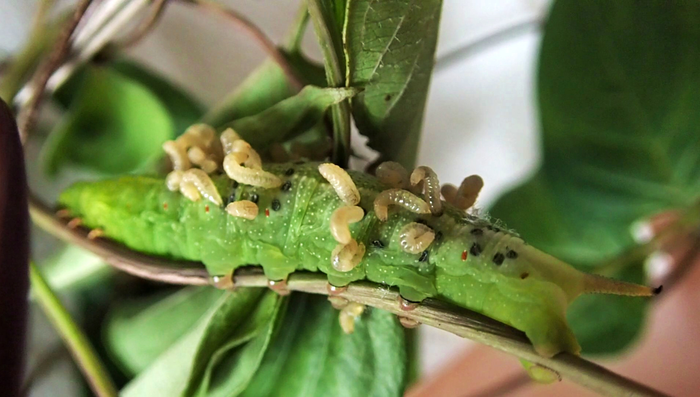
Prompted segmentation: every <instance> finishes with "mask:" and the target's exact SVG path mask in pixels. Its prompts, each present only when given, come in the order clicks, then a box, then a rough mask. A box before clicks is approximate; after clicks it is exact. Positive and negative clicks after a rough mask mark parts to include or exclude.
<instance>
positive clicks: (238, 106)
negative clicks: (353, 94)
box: [203, 52, 325, 128]
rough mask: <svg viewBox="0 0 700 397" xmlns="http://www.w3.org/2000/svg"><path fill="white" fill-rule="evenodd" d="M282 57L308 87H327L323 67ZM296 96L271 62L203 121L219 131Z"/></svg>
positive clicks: (298, 57) (298, 56) (295, 56)
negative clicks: (227, 125)
mask: <svg viewBox="0 0 700 397" xmlns="http://www.w3.org/2000/svg"><path fill="white" fill-rule="evenodd" d="M283 54H284V55H285V56H286V57H287V59H288V60H289V62H290V63H291V64H292V66H294V68H295V70H296V71H297V72H298V74H299V75H300V76H301V78H302V80H303V82H304V83H305V84H311V85H316V86H325V77H324V71H323V68H321V67H319V66H318V65H316V64H314V63H312V62H310V61H308V60H307V59H306V58H304V57H303V56H302V55H301V54H297V53H292V54H288V53H284V52H283ZM296 93H297V91H296V90H295V89H294V87H292V86H291V85H290V84H289V81H288V80H287V76H286V75H285V74H284V72H283V71H282V69H280V67H279V66H278V65H277V63H275V62H274V61H272V60H270V59H268V60H266V61H265V62H263V63H262V64H261V65H260V66H259V67H258V68H257V69H255V70H254V71H253V73H251V74H250V75H249V76H248V77H247V78H246V79H245V81H243V83H241V85H239V86H238V87H237V88H236V90H235V91H233V93H231V94H230V95H229V96H228V97H227V98H225V99H224V100H223V101H222V102H221V103H220V104H219V105H217V106H215V107H214V108H213V109H212V110H211V111H209V112H208V113H207V114H206V115H205V116H204V118H203V121H204V122H205V123H207V124H210V125H212V126H214V127H216V128H219V127H222V126H223V125H225V124H228V123H230V122H232V121H233V120H237V119H240V118H243V117H248V116H252V115H255V114H258V113H261V112H263V111H265V110H267V109H269V108H270V107H272V106H273V105H275V104H277V103H279V102H280V101H282V100H284V99H287V98H289V97H292V96H294V95H295V94H296Z"/></svg>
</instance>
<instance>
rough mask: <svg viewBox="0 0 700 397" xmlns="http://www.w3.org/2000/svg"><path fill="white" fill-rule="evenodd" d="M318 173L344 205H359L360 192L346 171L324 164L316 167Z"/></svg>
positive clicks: (330, 164)
mask: <svg viewBox="0 0 700 397" xmlns="http://www.w3.org/2000/svg"><path fill="white" fill-rule="evenodd" d="M318 172H320V173H321V175H322V176H323V177H324V178H326V180H327V181H328V183H330V184H331V186H332V187H333V189H334V190H335V192H336V193H337V194H338V196H339V197H340V199H341V200H343V202H344V203H345V204H347V205H357V204H359V203H360V192H359V190H357V186H355V182H354V181H353V180H352V178H351V177H350V175H349V174H348V172H347V171H345V170H344V169H342V168H340V167H338V166H337V165H335V164H332V163H324V164H321V165H319V166H318Z"/></svg>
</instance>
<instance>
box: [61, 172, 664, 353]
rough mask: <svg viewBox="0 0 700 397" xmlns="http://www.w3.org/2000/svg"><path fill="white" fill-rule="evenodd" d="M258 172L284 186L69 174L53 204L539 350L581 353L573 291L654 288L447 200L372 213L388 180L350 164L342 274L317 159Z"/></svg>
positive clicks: (153, 250)
mask: <svg viewBox="0 0 700 397" xmlns="http://www.w3.org/2000/svg"><path fill="white" fill-rule="evenodd" d="M264 170H265V171H267V172H269V173H270V174H272V175H274V176H276V177H278V178H280V181H281V182H282V184H281V185H280V186H278V187H272V188H262V187H255V186H251V185H246V184H242V183H237V182H235V181H232V180H231V179H230V178H229V177H227V175H225V174H219V175H216V174H215V175H213V176H212V179H211V180H212V182H213V184H214V186H215V187H216V191H217V192H218V193H219V195H220V196H221V197H222V198H223V199H222V201H223V202H222V205H217V204H215V202H216V200H215V199H214V198H212V197H209V200H199V201H191V200H189V199H187V198H185V197H184V196H183V195H182V194H180V193H179V192H173V191H170V190H169V189H168V188H167V187H166V183H165V180H164V179H162V178H155V177H145V176H127V177H122V178H119V179H114V180H106V181H101V182H92V183H78V184H76V185H74V186H72V187H70V188H69V189H67V190H66V191H65V192H63V194H62V195H61V196H60V199H59V202H60V204H61V205H62V206H63V207H65V208H66V209H68V210H69V211H70V212H71V214H72V215H73V216H76V217H80V218H81V219H82V221H83V224H84V225H86V226H87V227H90V228H99V229H101V230H102V231H103V233H104V235H105V236H106V237H108V238H111V239H114V240H116V241H119V242H121V243H123V244H125V245H126V246H128V247H130V248H131V249H134V250H137V251H141V252H144V253H149V254H154V255H162V256H167V257H171V258H177V259H187V260H195V261H201V262H203V263H204V264H205V265H206V267H207V270H208V271H209V273H210V274H212V275H225V274H230V273H231V272H232V271H233V270H234V269H236V268H238V267H240V266H246V265H251V264H256V265H261V266H262V268H263V270H264V272H265V275H266V276H267V277H268V278H269V279H270V280H284V279H286V277H287V276H288V275H289V274H290V273H293V272H295V271H301V270H305V271H312V272H322V273H324V274H326V275H327V277H328V281H329V283H331V284H332V285H334V286H345V285H347V284H348V283H351V282H353V281H356V280H370V281H372V282H375V283H379V284H383V285H388V286H395V287H398V289H399V291H400V293H401V295H402V297H403V298H405V299H407V300H409V301H414V302H420V301H421V300H423V299H425V298H427V297H432V298H438V299H442V300H444V301H448V302H451V303H453V304H456V305H458V306H461V307H464V308H467V309H470V310H473V311H476V312H479V313H482V314H484V315H486V316H488V317H491V318H493V319H496V320H498V321H501V322H503V323H506V324H509V325H511V326H513V327H514V328H516V329H519V330H521V331H523V332H525V334H526V335H527V337H528V338H529V339H530V341H531V342H532V343H533V345H534V347H535V349H536V351H537V352H538V353H539V354H541V355H543V356H553V355H554V354H557V353H558V352H561V351H565V352H570V353H574V354H578V353H579V352H580V347H579V344H578V343H577V341H576V339H575V337H574V335H573V333H572V331H571V329H570V328H569V326H568V325H567V322H566V318H565V311H566V308H567V306H568V304H569V303H570V302H571V301H573V300H574V299H575V298H576V297H577V296H579V295H580V294H583V293H611V294H621V295H638V296H649V295H651V294H652V293H653V292H657V291H655V290H652V289H650V288H647V287H644V286H639V285H635V284H628V283H624V282H619V281H615V280H610V279H607V278H603V277H599V276H593V275H589V274H585V273H582V272H580V271H578V270H575V269H574V268H572V267H570V266H569V265H567V264H565V263H563V262H561V261H559V260H557V259H556V258H554V257H552V256H550V255H547V254H545V253H543V252H541V251H539V250H537V249H536V248H534V247H531V246H529V245H526V244H525V243H524V242H523V241H522V240H521V239H519V238H518V237H517V236H516V235H514V234H513V233H511V232H508V231H505V230H500V229H499V228H497V227H496V226H494V225H493V224H491V223H489V222H488V221H486V220H483V219H479V218H477V217H475V216H471V215H468V214H467V213H465V212H464V211H462V210H460V209H458V208H456V207H454V206H452V205H450V204H448V203H445V202H442V209H441V210H440V213H439V214H435V215H434V214H430V213H427V214H425V213H416V212H414V210H415V209H411V208H410V203H408V204H407V203H405V202H404V203H403V204H404V205H405V206H406V207H407V208H408V209H407V208H403V207H401V206H392V207H390V208H389V212H388V219H387V220H386V221H380V219H379V218H378V216H377V213H376V210H377V207H376V206H375V201H376V199H377V197H378V196H379V195H380V194H382V192H386V191H387V189H388V188H389V187H390V186H387V185H385V184H384V183H382V182H380V181H379V180H378V179H376V178H375V177H372V176H370V175H367V174H364V173H359V172H353V171H348V173H349V175H350V177H351V178H352V181H353V182H354V184H355V185H356V186H357V191H358V192H359V204H357V205H358V206H359V207H361V208H362V210H363V212H364V215H363V216H362V217H361V220H359V221H358V222H356V223H352V224H350V227H349V230H350V233H351V236H352V239H353V240H354V241H356V242H357V243H358V244H361V245H364V247H365V252H364V255H363V256H362V255H361V261H360V262H359V264H358V265H357V266H355V267H354V268H351V269H349V270H348V269H343V270H347V271H340V270H337V267H334V265H333V263H332V261H331V259H330V258H331V257H332V256H333V255H334V250H336V248H337V247H338V241H337V240H336V238H334V236H333V235H332V234H331V232H330V227H331V218H332V216H333V214H334V213H335V211H336V210H337V209H338V208H341V207H344V206H346V203H345V202H344V201H343V200H342V199H341V198H340V197H339V194H338V192H336V190H335V189H334V187H333V186H331V184H330V183H329V182H328V180H326V179H325V178H324V177H323V176H322V175H321V174H320V173H319V163H308V162H297V163H287V164H275V165H269V166H266V167H264ZM207 179H208V178H207ZM396 191H398V189H396ZM205 198H206V196H205ZM438 198H439V197H438ZM242 200H247V201H245V203H248V202H252V203H255V204H257V207H258V208H260V213H258V214H257V216H254V218H253V219H246V218H243V217H237V216H231V215H230V214H229V213H227V211H226V209H225V206H226V205H227V204H229V203H232V202H234V203H235V202H242ZM256 210H257V208H256ZM419 212H420V211H419ZM361 215H362V214H361ZM407 225H421V227H424V229H425V230H428V229H427V228H429V230H432V232H433V233H434V234H433V236H434V238H433V239H432V241H431V242H429V243H428V244H429V245H427V247H421V244H418V243H416V244H415V245H414V246H411V247H408V248H409V250H408V251H407V247H406V232H405V231H406V228H407ZM411 227H413V226H411ZM411 230H413V229H411ZM416 247H418V248H419V249H422V248H425V249H422V250H420V251H416V249H415V248H416ZM409 251H410V252H409ZM335 253H337V251H336V252H335Z"/></svg>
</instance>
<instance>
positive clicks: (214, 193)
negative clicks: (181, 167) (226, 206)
mask: <svg viewBox="0 0 700 397" xmlns="http://www.w3.org/2000/svg"><path fill="white" fill-rule="evenodd" d="M186 183H188V184H189V183H191V184H192V185H194V186H195V187H196V188H197V190H198V191H199V193H200V194H201V195H202V196H204V198H206V199H207V200H209V201H211V202H212V203H214V204H216V205H221V204H223V200H221V195H220V194H219V191H218V190H217V189H216V186H215V185H214V182H212V180H211V178H209V175H207V173H206V172H204V171H202V170H200V169H197V168H191V169H189V170H187V171H185V173H184V174H183V175H182V182H180V187H181V188H182V186H183V185H184V184H186Z"/></svg>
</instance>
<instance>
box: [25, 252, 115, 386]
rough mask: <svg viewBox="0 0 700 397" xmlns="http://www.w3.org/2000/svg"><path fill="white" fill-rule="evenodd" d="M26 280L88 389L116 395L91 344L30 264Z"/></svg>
mask: <svg viewBox="0 0 700 397" xmlns="http://www.w3.org/2000/svg"><path fill="white" fill-rule="evenodd" d="M29 280H30V283H31V286H32V290H33V291H34V294H35V296H36V299H37V301H38V302H39V305H41V308H42V309H43V310H44V313H46V316H47V317H48V318H49V320H50V321H51V323H53V325H54V327H55V328H56V330H57V331H58V333H59V334H60V336H61V339H63V341H64V342H65V343H66V346H67V347H68V350H69V351H70V352H71V355H72V356H73V358H74V359H75V362H76V363H77V364H78V367H79V368H80V370H81V371H82V372H83V375H85V378H86V379H87V380H88V383H89V384H90V387H91V388H92V391H93V392H94V393H95V394H96V395H97V396H100V397H111V396H116V395H117V389H116V387H114V384H113V383H112V380H111V379H110V378H109V375H108V373H107V370H106V369H105V368H104V366H103V365H102V363H101V362H100V360H99V358H98V357H97V354H96V353H95V350H94V349H93V348H92V345H91V344H90V342H89V341H88V339H87V337H86V336H85V334H84V333H83V332H82V330H80V328H79V327H78V326H77V325H76V324H75V322H74V321H73V319H72V318H71V316H70V314H69V313H68V311H67V310H66V308H65V307H63V305H62V304H61V301H60V300H59V299H58V297H57V296H56V294H54V292H53V291H52V290H51V287H49V285H48V284H47V283H46V280H44V277H43V276H42V275H41V273H40V272H39V270H38V269H37V268H36V266H35V265H34V263H30V264H29Z"/></svg>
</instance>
